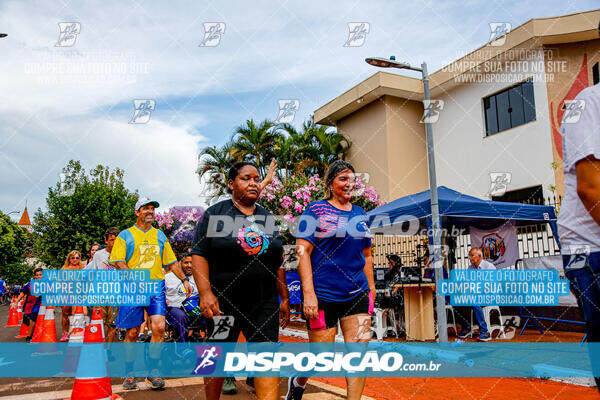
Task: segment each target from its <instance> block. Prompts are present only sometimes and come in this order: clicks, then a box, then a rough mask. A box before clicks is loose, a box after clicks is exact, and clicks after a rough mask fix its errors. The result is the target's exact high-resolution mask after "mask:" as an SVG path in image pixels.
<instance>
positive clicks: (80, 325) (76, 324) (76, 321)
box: [69, 306, 85, 343]
mask: <svg viewBox="0 0 600 400" xmlns="http://www.w3.org/2000/svg"><path fill="white" fill-rule="evenodd" d="M84 332H85V315H83V307H82V306H77V307H75V315H73V320H72V321H71V323H70V324H69V342H70V341H71V335H77V336H81V343H83V334H84Z"/></svg>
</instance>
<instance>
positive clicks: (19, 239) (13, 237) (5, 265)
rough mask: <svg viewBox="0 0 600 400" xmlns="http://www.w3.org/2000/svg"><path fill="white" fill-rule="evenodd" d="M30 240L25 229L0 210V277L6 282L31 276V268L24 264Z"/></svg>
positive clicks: (20, 281)
mask: <svg viewBox="0 0 600 400" xmlns="http://www.w3.org/2000/svg"><path fill="white" fill-rule="evenodd" d="M30 240H31V238H30V235H29V233H28V232H27V231H26V230H25V229H23V228H21V227H20V226H19V225H17V224H16V223H15V222H13V221H12V220H11V219H10V218H9V216H8V215H6V214H4V213H2V212H1V211H0V277H2V278H3V279H4V280H5V281H7V282H8V283H11V284H14V283H17V282H19V283H22V282H23V281H24V280H28V279H29V278H31V276H30V275H31V273H30V272H29V271H31V268H30V267H27V266H26V265H25V256H26V254H27V251H28V247H29V244H30Z"/></svg>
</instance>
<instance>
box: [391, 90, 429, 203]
mask: <svg viewBox="0 0 600 400" xmlns="http://www.w3.org/2000/svg"><path fill="white" fill-rule="evenodd" d="M385 104H386V110H387V121H388V124H387V132H388V147H387V154H388V157H389V159H390V163H389V166H390V169H389V171H390V174H389V186H390V191H389V196H390V198H389V199H388V200H390V201H391V200H395V199H397V198H399V197H403V196H407V195H410V194H414V193H418V192H422V191H424V190H427V189H429V181H428V179H429V174H428V170H427V138H426V134H425V125H424V124H421V123H419V121H420V120H421V117H422V116H423V103H421V102H420V101H409V100H406V99H401V98H398V97H391V96H386V97H385Z"/></svg>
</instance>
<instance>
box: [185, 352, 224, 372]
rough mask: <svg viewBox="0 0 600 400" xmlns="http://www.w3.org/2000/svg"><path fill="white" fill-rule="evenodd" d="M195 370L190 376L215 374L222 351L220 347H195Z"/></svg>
mask: <svg viewBox="0 0 600 400" xmlns="http://www.w3.org/2000/svg"><path fill="white" fill-rule="evenodd" d="M196 354H197V355H198V359H197V360H196V368H194V370H193V371H192V375H210V374H212V373H213V372H215V368H216V367H217V360H218V359H219V358H221V355H222V354H223V349H222V348H221V346H196Z"/></svg>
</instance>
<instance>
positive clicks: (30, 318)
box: [23, 312, 38, 326]
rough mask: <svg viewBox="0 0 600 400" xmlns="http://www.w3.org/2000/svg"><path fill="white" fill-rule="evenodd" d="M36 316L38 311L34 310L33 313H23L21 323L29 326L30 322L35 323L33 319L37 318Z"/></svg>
mask: <svg viewBox="0 0 600 400" xmlns="http://www.w3.org/2000/svg"><path fill="white" fill-rule="evenodd" d="M37 317H38V313H37V312H34V313H29V314H23V323H24V324H25V325H27V326H29V323H30V322H33V323H35V321H36V320H37Z"/></svg>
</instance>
